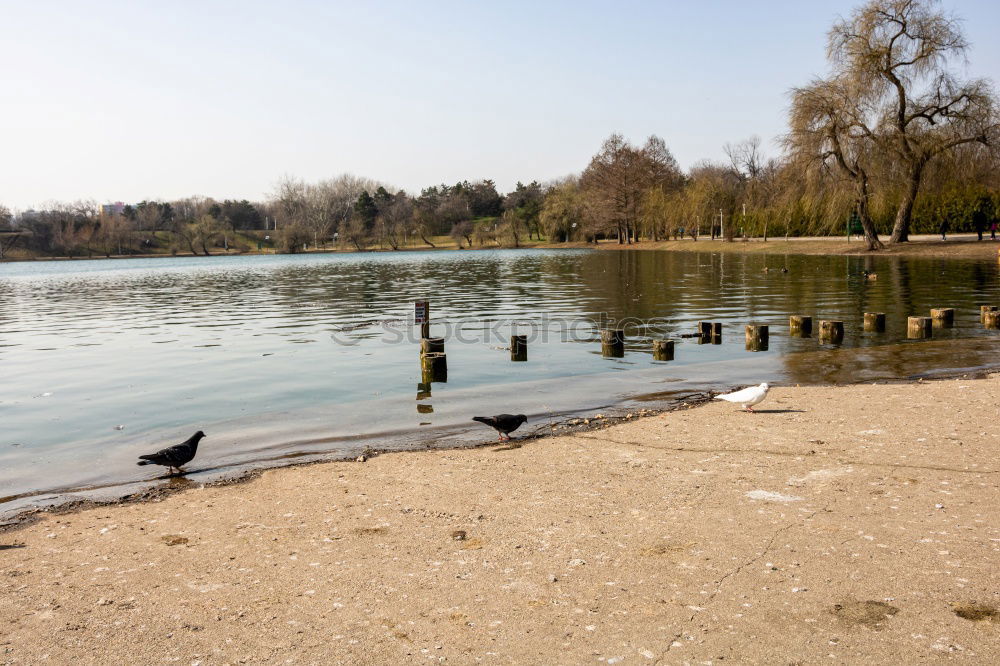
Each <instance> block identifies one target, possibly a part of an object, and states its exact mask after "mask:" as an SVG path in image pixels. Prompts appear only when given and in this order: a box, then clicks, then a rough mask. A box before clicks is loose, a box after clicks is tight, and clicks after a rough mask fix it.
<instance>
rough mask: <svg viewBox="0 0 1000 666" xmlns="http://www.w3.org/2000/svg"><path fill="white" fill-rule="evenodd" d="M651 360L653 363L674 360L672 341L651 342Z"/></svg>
mask: <svg viewBox="0 0 1000 666" xmlns="http://www.w3.org/2000/svg"><path fill="white" fill-rule="evenodd" d="M653 360H654V361H672V360H674V341H673V340H653Z"/></svg>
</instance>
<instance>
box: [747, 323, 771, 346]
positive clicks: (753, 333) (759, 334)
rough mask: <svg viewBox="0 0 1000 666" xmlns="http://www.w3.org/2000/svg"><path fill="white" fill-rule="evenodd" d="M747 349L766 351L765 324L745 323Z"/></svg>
mask: <svg viewBox="0 0 1000 666" xmlns="http://www.w3.org/2000/svg"><path fill="white" fill-rule="evenodd" d="M746 336H747V351H767V341H768V331H767V324H747V327H746Z"/></svg>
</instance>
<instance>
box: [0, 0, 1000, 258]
mask: <svg viewBox="0 0 1000 666" xmlns="http://www.w3.org/2000/svg"><path fill="white" fill-rule="evenodd" d="M967 49H968V44H967V42H966V40H965V38H964V36H963V34H962V31H961V29H960V25H959V23H958V21H957V19H955V18H953V17H951V16H949V15H946V14H945V13H944V12H942V11H941V8H940V5H939V3H938V2H937V0H870V1H869V2H867V3H866V4H864V5H862V6H861V7H859V8H858V9H856V10H855V11H854V12H853V13H852V14H851V15H850V16H849V17H847V18H845V19H840V20H838V21H837V22H836V23H835V24H834V25H833V27H832V28H831V30H830V32H829V34H828V48H827V53H828V57H829V62H830V71H829V73H828V75H827V76H825V77H821V78H817V79H815V80H813V81H811V82H809V83H808V84H806V85H804V86H801V87H797V88H794V89H793V90H792V92H791V104H790V111H789V127H788V131H787V133H786V134H785V135H784V137H783V138H782V144H781V147H782V151H781V154H780V155H779V156H776V157H767V156H766V155H765V151H764V148H763V146H762V145H761V140H760V139H759V138H758V137H751V138H749V139H746V140H743V141H739V142H736V143H729V144H726V145H725V146H724V151H725V154H726V156H727V158H728V160H727V161H726V162H712V161H707V160H706V161H701V162H698V163H696V164H695V165H694V166H692V167H691V168H690V169H689V170H687V171H686V172H685V171H684V170H682V169H681V168H680V166H679V165H678V163H677V161H676V159H674V157H673V155H672V154H671V152H670V150H669V148H668V147H667V145H666V143H665V142H664V141H663V139H661V138H660V137H658V136H651V137H649V138H648V139H647V140H646V141H645V142H644V143H643V144H642V145H635V144H632V143H631V142H629V141H628V140H627V139H626V138H625V137H623V136H622V135H620V134H611V135H610V136H609V137H608V138H607V139H606V140H605V141H604V142H603V144H602V145H601V146H600V149H599V150H598V152H597V153H596V154H595V155H594V156H593V158H592V159H591V160H590V163H589V164H588V165H587V166H586V168H585V169H584V170H583V171H582V172H581V173H580V174H578V175H574V176H570V177H567V178H565V179H562V180H559V181H555V182H549V183H545V184H541V183H539V182H537V181H532V182H530V183H528V184H524V183H520V182H519V183H517V185H516V186H515V188H514V189H513V190H512V191H510V192H506V193H501V192H499V191H498V190H497V188H496V185H495V183H494V181H492V180H486V179H483V180H476V181H471V182H470V181H462V182H459V183H455V184H454V185H446V184H442V185H434V186H430V187H426V188H424V189H422V190H421V191H420V193H419V194H415V195H414V194H410V193H407V192H405V191H403V190H399V189H396V188H393V187H391V186H389V185H388V184H386V183H382V182H379V181H376V180H370V179H367V178H361V177H358V176H353V175H350V174H344V175H340V176H337V177H335V178H332V179H330V180H323V181H319V182H314V183H310V182H306V181H304V180H300V179H296V178H285V179H283V180H281V181H280V182H279V183H278V184H277V186H276V187H275V190H274V192H273V193H272V194H271V195H270V196H269V197H268V198H267V199H266V200H264V201H260V202H250V201H246V200H242V201H231V200H223V201H216V200H213V199H207V198H202V197H190V198H187V199H182V200H177V201H169V202H166V201H141V202H138V203H135V204H131V205H127V206H124V207H121V209H120V210H118V209H117V208H115V207H111V209H110V210H109V207H106V206H105V207H100V206H97V205H96V203H95V202H76V203H60V204H52V205H50V206H47V207H46V208H45V209H44V210H40V211H29V212H27V213H23V214H21V215H19V216H16V217H15V216H13V215H12V214H11V212H10V211H9V210H8V209H7V208H5V207H2V206H0V232H3V231H7V237H9V236H10V232H11V231H20V232H24V233H23V236H24V238H23V241H22V242H23V246H24V247H25V248H26V249H28V250H32V251H35V252H38V253H44V254H53V255H66V256H78V255H82V254H87V255H95V254H96V255H107V256H110V255H111V254H134V253H142V252H144V251H152V250H154V249H156V248H159V250H160V251H163V250H169V251H173V252H191V253H195V254H210V253H212V252H213V251H216V250H218V249H219V248H224V249H228V250H236V251H245V250H247V249H251V248H250V243H253V242H261V239H266V240H267V242H268V243H270V244H273V245H274V246H275V247H276V248H277V249H279V250H280V251H284V252H297V251H301V250H304V249H308V248H320V249H322V248H331V247H340V248H352V249H355V250H369V249H391V250H396V249H400V248H403V247H412V246H415V245H423V246H427V247H436V245H437V244H438V243H440V242H441V241H442V239H446V238H450V239H451V240H452V241H453V242H455V243H457V245H458V246H459V247H473V246H481V247H482V246H485V247H489V246H510V247H518V246H519V245H521V244H522V243H524V242H526V241H533V240H543V239H544V240H548V241H550V242H568V241H586V242H594V241H597V240H598V239H609V238H610V239H615V240H617V242H619V243H621V244H631V243H635V242H639V241H640V240H654V241H655V240H663V239H669V238H679V237H682V236H687V237H691V238H695V239H697V238H698V237H703V236H709V237H712V238H714V237H722V238H724V239H726V240H734V239H736V238H738V237H741V236H761V235H763V236H768V235H771V236H774V235H790V236H797V235H825V234H844V233H845V232H846V231H847V229H848V225H851V226H852V227H853V226H856V227H857V228H858V229H860V230H861V233H863V235H864V236H865V238H866V239H867V242H868V246H869V248H871V249H878V248H880V247H882V246H883V237H884V236H885V235H888V240H889V241H890V242H905V241H906V240H907V239H908V237H909V235H910V234H911V233H913V232H917V233H927V232H934V231H937V230H938V229H939V227H940V226H941V225H942V223H947V224H948V225H949V227H950V228H951V229H952V230H954V231H962V230H973V229H975V228H977V227H979V228H982V227H984V226H986V225H988V224H989V223H990V222H991V221H994V220H996V217H997V214H998V212H1000V151H998V145H1000V112H998V103H997V96H996V93H995V91H994V90H993V87H992V85H991V83H990V82H988V81H987V80H985V79H969V80H966V79H962V78H960V77H959V76H958V75H957V74H956V73H955V71H954V66H955V65H956V64H957V63H960V62H962V61H963V59H964V58H965V56H966V53H967ZM4 238H5V236H4V234H0V242H4V241H3V239H4ZM5 242H6V243H7V245H6V246H0V247H6V248H7V249H9V248H10V246H11V243H12V242H11V241H10V240H9V239H8V240H6V241H5Z"/></svg>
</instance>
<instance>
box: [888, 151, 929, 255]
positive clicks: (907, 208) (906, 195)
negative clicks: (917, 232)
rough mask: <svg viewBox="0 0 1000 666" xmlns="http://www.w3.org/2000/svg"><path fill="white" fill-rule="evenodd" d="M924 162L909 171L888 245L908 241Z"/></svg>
mask: <svg viewBox="0 0 1000 666" xmlns="http://www.w3.org/2000/svg"><path fill="white" fill-rule="evenodd" d="M924 164H925V162H923V161H920V162H918V163H917V164H915V165H914V166H913V168H912V169H911V170H910V177H909V182H908V183H907V184H906V190H905V191H904V192H903V198H902V200H901V201H900V202H899V208H897V209H896V221H895V222H894V223H893V225H892V236H890V237H889V242H890V243H905V242H907V241H909V240H910V219H911V218H912V217H913V204H914V203H915V202H916V200H917V193H918V192H919V191H920V180H921V178H922V177H923V172H924Z"/></svg>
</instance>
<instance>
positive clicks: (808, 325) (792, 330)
mask: <svg viewBox="0 0 1000 666" xmlns="http://www.w3.org/2000/svg"><path fill="white" fill-rule="evenodd" d="M812 330H813V318H812V317H808V316H806V315H792V316H790V317H789V318H788V334H789V335H791V336H794V337H797V338H808V337H809V335H810V334H811V333H812Z"/></svg>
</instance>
